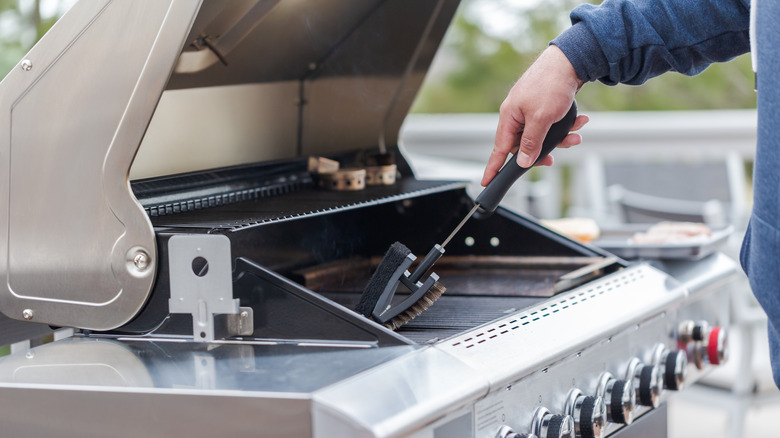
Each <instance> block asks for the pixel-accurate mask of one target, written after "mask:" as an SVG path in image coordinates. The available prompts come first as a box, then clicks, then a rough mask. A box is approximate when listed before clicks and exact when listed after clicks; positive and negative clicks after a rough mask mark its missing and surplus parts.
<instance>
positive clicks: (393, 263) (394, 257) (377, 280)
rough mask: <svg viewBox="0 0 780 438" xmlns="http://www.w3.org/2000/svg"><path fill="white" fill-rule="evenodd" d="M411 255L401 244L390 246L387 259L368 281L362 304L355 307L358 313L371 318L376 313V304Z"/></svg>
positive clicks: (359, 303)
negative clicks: (396, 272)
mask: <svg viewBox="0 0 780 438" xmlns="http://www.w3.org/2000/svg"><path fill="white" fill-rule="evenodd" d="M411 253H412V251H411V250H410V249H409V248H407V247H406V246H405V245H404V244H403V243H401V242H395V243H394V244H392V245H390V249H388V250H387V253H386V254H385V257H384V258H383V259H382V261H381V262H380V263H379V266H377V268H376V271H374V275H372V276H371V280H369V281H368V284H367V285H366V288H365V289H363V294H362V295H361V296H360V302H358V305H357V306H356V307H355V311H356V312H358V313H360V314H361V315H363V316H367V317H369V318H370V317H371V313H372V312H373V311H374V307H376V303H377V302H379V298H380V297H381V296H382V292H383V291H384V290H385V287H386V286H387V284H388V283H389V282H390V280H391V279H392V277H393V273H394V272H395V270H396V269H398V267H399V266H401V263H403V261H404V260H405V259H406V256H408V255H409V254H411Z"/></svg>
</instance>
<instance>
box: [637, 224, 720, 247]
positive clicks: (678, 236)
mask: <svg viewBox="0 0 780 438" xmlns="http://www.w3.org/2000/svg"><path fill="white" fill-rule="evenodd" d="M710 236H712V230H710V228H709V227H708V226H707V225H704V224H702V223H698V222H660V223H657V224H655V225H653V226H652V227H650V228H648V229H647V231H644V232H641V233H636V234H634V235H633V236H631V237H630V238H629V239H628V243H630V244H634V245H668V244H678V243H692V242H698V241H704V240H706V239H708V238H709V237H710Z"/></svg>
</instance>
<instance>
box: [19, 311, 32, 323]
mask: <svg viewBox="0 0 780 438" xmlns="http://www.w3.org/2000/svg"><path fill="white" fill-rule="evenodd" d="M33 315H34V313H33V311H32V309H24V310H22V318H24V319H25V320H27V321H29V320H31V319H33Z"/></svg>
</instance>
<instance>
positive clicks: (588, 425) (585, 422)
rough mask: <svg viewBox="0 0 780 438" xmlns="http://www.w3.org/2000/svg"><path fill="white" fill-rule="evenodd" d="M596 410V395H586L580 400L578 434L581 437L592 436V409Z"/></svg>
mask: <svg viewBox="0 0 780 438" xmlns="http://www.w3.org/2000/svg"><path fill="white" fill-rule="evenodd" d="M594 410H596V397H593V396H587V397H585V399H584V400H583V401H582V407H581V408H580V418H579V423H580V436H581V437H582V438H594V437H595V436H596V432H595V431H594V430H593V411H594Z"/></svg>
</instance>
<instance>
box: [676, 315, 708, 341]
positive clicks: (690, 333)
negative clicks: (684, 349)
mask: <svg viewBox="0 0 780 438" xmlns="http://www.w3.org/2000/svg"><path fill="white" fill-rule="evenodd" d="M709 331H710V326H709V324H707V321H698V322H694V321H690V320H688V321H683V322H681V323H680V326H679V327H678V333H679V335H678V337H677V341H678V342H679V343H680V344H683V345H685V344H688V343H689V342H691V341H704V340H706V339H707V335H708V334H709Z"/></svg>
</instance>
